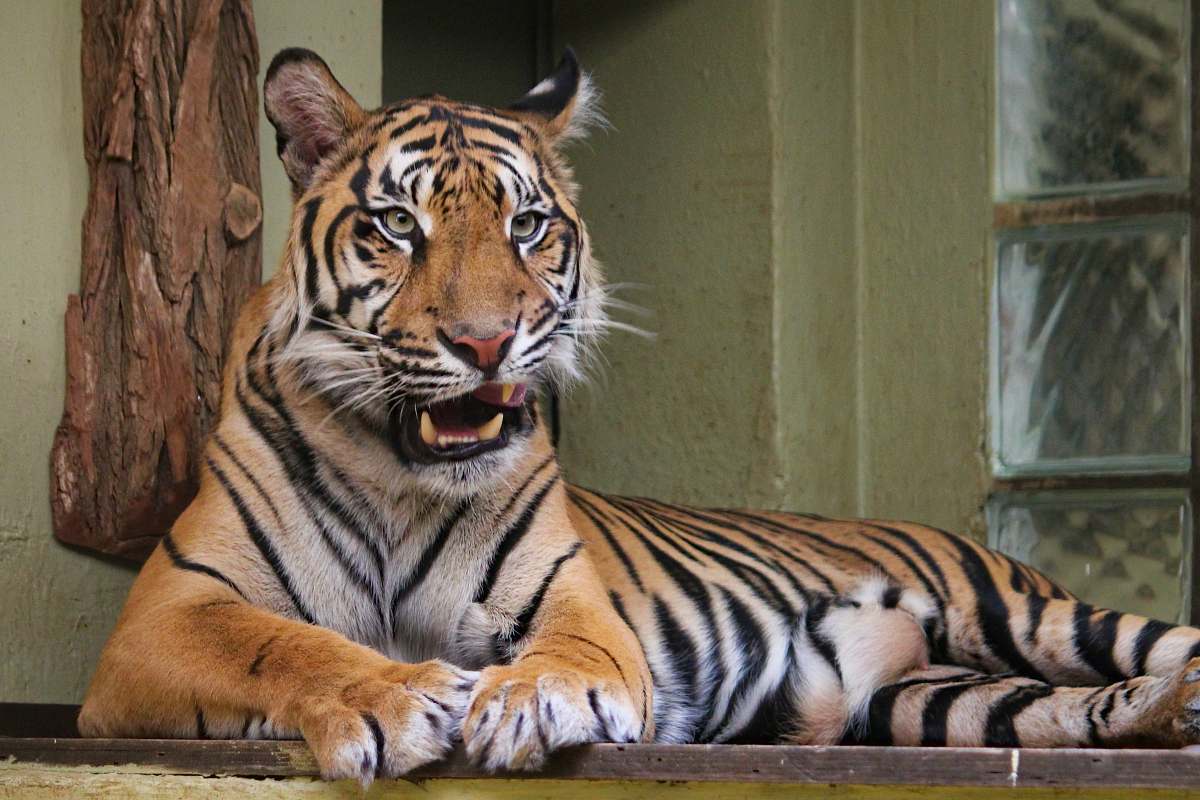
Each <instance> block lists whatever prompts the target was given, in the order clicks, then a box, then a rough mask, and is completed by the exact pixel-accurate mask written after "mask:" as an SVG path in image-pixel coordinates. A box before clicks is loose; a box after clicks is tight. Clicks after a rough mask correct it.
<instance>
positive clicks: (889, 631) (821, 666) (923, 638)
mask: <svg viewBox="0 0 1200 800" xmlns="http://www.w3.org/2000/svg"><path fill="white" fill-rule="evenodd" d="M933 613H934V606H933V603H932V602H931V601H930V600H929V598H928V597H926V596H924V595H922V594H921V593H919V592H913V591H907V590H903V589H901V588H900V587H898V586H895V585H894V584H890V583H889V582H887V581H886V580H884V579H882V578H880V579H869V580H867V581H864V582H863V583H861V584H859V585H858V586H857V587H855V588H854V589H853V590H852V591H850V592H849V593H847V594H845V595H840V596H836V597H815V598H813V599H812V603H811V605H810V606H809V607H808V609H806V611H805V614H804V619H803V623H802V624H801V625H799V626H798V627H797V630H796V633H795V636H794V637H793V648H794V652H795V653H796V654H797V659H796V664H797V665H798V668H797V669H796V671H795V673H794V674H793V675H791V676H790V682H791V687H790V688H791V708H792V712H793V713H794V715H795V717H794V719H792V720H791V721H790V724H787V723H785V724H784V726H783V727H784V729H785V730H786V731H787V733H786V738H787V740H788V741H791V742H793V743H797V744H836V743H837V742H839V741H841V739H842V738H843V736H844V735H845V734H846V732H847V730H852V729H861V728H862V726H863V723H864V721H865V719H866V714H867V708H868V704H869V703H870V700H871V697H872V695H874V694H875V692H876V690H878V689H879V688H880V687H882V686H885V685H888V684H891V683H893V682H894V681H896V680H899V679H900V678H901V677H903V676H904V675H905V674H907V673H909V672H911V671H912V670H914V669H924V668H927V667H928V665H929V648H928V640H927V636H928V633H927V626H928V625H929V623H930V621H931V619H932V617H933Z"/></svg>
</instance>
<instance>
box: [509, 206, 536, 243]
mask: <svg viewBox="0 0 1200 800" xmlns="http://www.w3.org/2000/svg"><path fill="white" fill-rule="evenodd" d="M540 222H541V218H540V217H538V215H537V214H534V213H533V212H532V211H526V212H525V213H524V214H517V215H516V216H515V217H513V218H512V236H513V238H514V239H528V238H529V237H530V236H533V235H534V234H535V233H537V229H538V223H540Z"/></svg>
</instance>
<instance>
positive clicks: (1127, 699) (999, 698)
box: [848, 658, 1200, 747]
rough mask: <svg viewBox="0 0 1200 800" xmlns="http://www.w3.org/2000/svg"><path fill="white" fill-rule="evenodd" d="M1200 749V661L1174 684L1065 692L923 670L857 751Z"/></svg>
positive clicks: (889, 689) (881, 694)
mask: <svg viewBox="0 0 1200 800" xmlns="http://www.w3.org/2000/svg"><path fill="white" fill-rule="evenodd" d="M1196 742H1200V658H1193V659H1191V660H1190V661H1189V662H1187V664H1185V665H1184V666H1183V667H1182V668H1181V669H1178V670H1176V671H1175V673H1174V674H1172V675H1170V676H1165V677H1159V676H1142V677H1136V678H1129V679H1127V680H1123V681H1118V682H1116V683H1113V684H1111V685H1109V686H1104V687H1100V688H1095V687H1064V686H1051V685H1049V684H1047V683H1043V682H1041V681H1037V680H1033V679H1030V678H1024V677H1014V676H1011V675H1008V676H1005V675H987V674H984V673H979V672H974V671H972V670H968V669H963V668H960V667H942V666H939V667H934V668H931V669H928V670H918V671H914V672H913V673H910V674H909V675H907V676H905V678H904V679H903V680H901V681H899V682H897V683H895V684H892V685H890V686H886V687H884V688H882V689H880V690H879V691H877V692H876V693H875V694H874V696H873V697H872V698H871V701H870V706H869V711H868V723H867V729H866V731H865V732H864V733H862V734H860V735H859V736H857V737H855V738H854V740H853V741H851V742H848V743H861V744H894V745H910V746H918V745H920V746H940V745H947V746H954V747H979V746H983V747H1181V746H1183V745H1187V744H1193V743H1196Z"/></svg>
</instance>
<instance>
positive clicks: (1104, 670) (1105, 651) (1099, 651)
mask: <svg viewBox="0 0 1200 800" xmlns="http://www.w3.org/2000/svg"><path fill="white" fill-rule="evenodd" d="M1093 611H1094V609H1093V608H1092V607H1091V606H1089V605H1086V604H1084V603H1076V604H1075V616H1074V637H1073V638H1074V643H1075V650H1076V652H1078V653H1079V657H1080V658H1082V659H1083V661H1084V663H1086V664H1087V665H1088V666H1089V667H1091V668H1092V669H1094V670H1095V671H1096V672H1098V673H1099V674H1100V676H1101V677H1102V678H1104V679H1105V680H1107V681H1109V682H1110V683H1115V682H1116V681H1119V680H1121V679H1122V678H1124V677H1125V673H1124V672H1122V671H1121V668H1120V667H1118V666H1117V662H1116V659H1115V658H1114V657H1113V650H1114V648H1115V647H1116V645H1117V623H1119V622H1120V620H1121V614H1120V613H1118V612H1116V611H1107V612H1105V613H1104V615H1103V616H1101V617H1100V620H1099V622H1097V623H1096V624H1094V625H1093V624H1092V613H1093Z"/></svg>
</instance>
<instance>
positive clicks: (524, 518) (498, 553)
mask: <svg viewBox="0 0 1200 800" xmlns="http://www.w3.org/2000/svg"><path fill="white" fill-rule="evenodd" d="M558 481H559V476H558V473H557V472H556V473H555V474H554V475H553V476H551V477H550V478H549V479H548V480H547V481H546V483H545V485H543V486H542V488H541V489H539V490H538V493H537V494H536V495H534V496H533V499H532V500H530V501H529V502H528V503H527V504H526V505H525V508H524V510H522V511H521V516H519V517H517V520H516V521H515V522H514V523H513V524H512V525H510V526H509V528H508V530H506V531H505V532H504V536H503V538H501V540H500V545H499V547H497V548H496V550H495V551H494V552H493V553H492V557H491V561H490V562H489V563H488V569H487V573H486V574H485V575H484V577H483V582H482V583H480V585H479V588H478V589H476V591H475V602H476V603H482V602H484V601H485V600H487V599H488V597H489V596H490V595H491V593H492V588H493V587H494V586H495V584H496V578H497V577H499V575H500V569H501V568H502V567H503V566H504V561H505V559H507V558H508V554H509V553H511V552H512V550H513V548H514V547H516V546H517V544H518V543H520V541H521V538H522V537H524V536H525V534H526V533H527V532H528V531H529V526H530V524H531V523H532V522H533V518H534V516H535V515H536V514H537V512H538V509H539V508H541V506H542V501H544V500H545V499H546V495H548V494H549V493H550V490H551V489H553V488H554V487H555V486H556V485H557V484H558Z"/></svg>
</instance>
